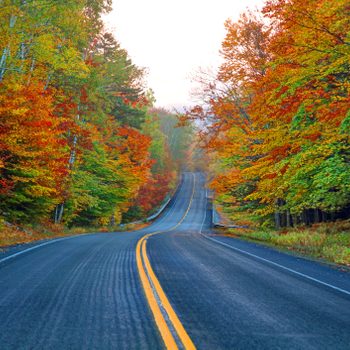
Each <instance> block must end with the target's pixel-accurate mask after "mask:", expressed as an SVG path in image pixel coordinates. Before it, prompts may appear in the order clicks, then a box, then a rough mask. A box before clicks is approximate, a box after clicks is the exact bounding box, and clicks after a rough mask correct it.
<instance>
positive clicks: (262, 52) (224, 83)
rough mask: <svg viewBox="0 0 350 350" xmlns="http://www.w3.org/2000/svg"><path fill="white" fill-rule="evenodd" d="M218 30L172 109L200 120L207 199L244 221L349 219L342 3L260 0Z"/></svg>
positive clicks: (349, 86) (347, 43)
mask: <svg viewBox="0 0 350 350" xmlns="http://www.w3.org/2000/svg"><path fill="white" fill-rule="evenodd" d="M225 29H226V37H225V39H224V41H223V42H222V45H221V52H220V53H221V57H222V64H221V65H220V67H219V68H218V70H217V73H215V72H214V73H212V72H210V71H208V72H206V71H202V72H200V74H198V77H197V80H198V81H199V82H200V84H201V91H200V101H201V102H200V103H198V105H196V106H194V107H193V108H190V109H188V110H187V111H186V113H184V114H183V115H181V119H182V123H184V124H186V122H188V121H193V120H195V121H196V123H198V124H199V125H201V126H202V131H201V142H202V146H203V148H204V149H205V150H206V154H207V157H208V159H209V162H210V164H211V166H210V174H211V187H212V189H213V190H214V192H215V194H216V196H215V200H216V202H217V203H218V204H219V205H221V206H222V208H223V210H224V212H226V213H227V214H228V215H229V216H230V218H231V219H232V220H233V221H234V222H235V223H237V224H241V225H250V226H253V227H254V226H255V227H256V226H257V227H271V226H272V225H274V226H275V228H277V229H279V228H283V227H291V226H298V225H311V224H317V223H320V222H325V221H335V220H337V219H347V218H349V217H350V145H349V141H350V75H349V71H350V3H349V1H347V0H320V1H317V3H316V2H315V1H314V0H269V1H266V2H265V5H264V7H263V8H262V10H256V11H253V10H247V11H246V12H245V13H243V14H242V15H241V16H240V17H239V19H238V20H237V21H232V20H227V21H226V23H225Z"/></svg>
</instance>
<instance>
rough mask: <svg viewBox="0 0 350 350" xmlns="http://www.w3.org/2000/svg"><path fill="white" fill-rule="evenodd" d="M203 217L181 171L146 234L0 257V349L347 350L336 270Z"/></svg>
mask: <svg viewBox="0 0 350 350" xmlns="http://www.w3.org/2000/svg"><path fill="white" fill-rule="evenodd" d="M210 215H211V212H210V210H209V208H208V207H207V199H206V190H205V178H204V175H203V174H200V173H185V174H184V181H183V182H182V184H181V187H180V188H179V191H178V193H177V195H176V197H175V198H174V199H173V200H172V201H171V202H170V203H169V206H168V208H167V209H166V210H165V212H164V214H163V215H162V216H161V217H159V218H158V219H157V220H156V221H155V222H154V223H153V224H152V225H151V226H149V227H148V228H146V229H143V230H140V231H136V232H124V233H99V234H94V235H84V236H77V237H74V238H70V239H58V240H56V241H54V242H50V243H46V242H44V243H39V244H41V246H38V247H36V248H35V249H32V248H34V247H35V245H34V246H30V247H29V249H27V251H25V252H24V253H22V252H23V249H26V248H25V247H24V248H21V249H22V250H18V249H17V250H13V251H11V250H10V251H9V252H7V253H5V254H3V255H2V256H1V255H0V348H1V349H152V350H153V349H164V348H168V349H176V348H186V349H193V348H198V349H210V350H212V349H214V350H215V349H244V350H245V349H318V350H319V349H332V350H333V349H334V350H337V349H350V276H349V274H348V273H345V272H341V271H338V270H336V269H333V268H330V267H328V266H325V265H320V264H318V263H316V262H313V261H309V260H306V259H301V258H296V257H293V256H290V255H287V254H284V253H280V252H277V251H275V250H273V249H270V248H266V247H263V246H260V245H257V244H252V243H248V242H244V241H242V240H238V239H232V238H229V237H221V236H217V235H215V234H213V232H211V229H210V221H211V217H210ZM155 233H156V234H155ZM11 254H12V255H13V254H16V255H13V256H12V257H11V258H10V256H11ZM142 275H143V277H142ZM147 288H149V289H147ZM147 294H148V295H147ZM151 295H153V299H152V296H151ZM151 300H153V301H151ZM152 303H153V304H152ZM155 310H156V311H155ZM157 310H158V311H157ZM157 312H158V314H157ZM157 315H158V316H157ZM161 319H163V321H160V320H161ZM162 327H163V328H162ZM169 334H170V335H169ZM169 339H170V340H169Z"/></svg>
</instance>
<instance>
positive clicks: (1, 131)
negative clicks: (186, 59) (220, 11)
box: [0, 0, 192, 227]
mask: <svg viewBox="0 0 350 350" xmlns="http://www.w3.org/2000/svg"><path fill="white" fill-rule="evenodd" d="M0 6H1V12H0V37H1V41H0V227H5V226H6V225H10V226H11V225H27V227H35V226H36V225H46V227H49V226H50V225H62V226H64V227H74V226H80V227H88V226H89V227H107V226H114V225H117V224H119V223H121V222H129V221H132V220H135V219H140V218H143V217H145V216H147V215H148V214H149V213H151V212H152V211H153V210H155V209H156V208H157V207H158V206H159V205H160V204H161V203H162V201H163V200H164V198H165V196H166V195H167V194H168V193H169V192H171V190H172V189H173V187H174V186H175V184H176V182H177V177H178V174H179V171H180V169H181V167H182V166H183V162H184V160H185V159H186V157H187V156H188V152H187V150H188V145H189V142H190V140H191V137H192V136H191V135H192V128H191V127H185V128H174V127H175V125H176V124H177V118H176V116H174V115H172V114H171V113H169V112H167V111H165V110H159V109H158V110H157V109H155V108H154V107H153V104H154V98H153V93H152V90H151V89H149V88H148V87H147V85H146V83H145V76H146V73H145V70H144V69H143V68H140V67H137V66H136V65H135V64H134V63H133V62H132V60H131V59H130V57H129V55H128V52H127V51H126V50H124V49H123V48H121V46H120V44H119V43H118V41H117V39H116V38H115V37H114V36H113V35H112V34H111V33H109V32H108V31H107V30H106V29H105V27H104V23H103V16H104V15H105V14H106V13H108V12H109V11H110V10H111V0H88V1H86V0H64V1H62V0H54V1H53V0H36V1H34V0H2V1H0ZM4 225H5V226H4Z"/></svg>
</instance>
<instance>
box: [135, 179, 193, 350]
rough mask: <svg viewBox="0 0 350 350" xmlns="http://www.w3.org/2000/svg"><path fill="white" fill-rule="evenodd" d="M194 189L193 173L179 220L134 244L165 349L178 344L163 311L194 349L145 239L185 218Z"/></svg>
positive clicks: (187, 343)
mask: <svg viewBox="0 0 350 350" xmlns="http://www.w3.org/2000/svg"><path fill="white" fill-rule="evenodd" d="M194 191H195V177H194V175H193V188H192V194H191V199H190V202H189V204H188V207H187V209H186V212H185V214H184V215H183V216H182V218H181V220H180V221H179V222H178V223H177V224H176V225H175V226H173V227H171V228H170V229H168V230H165V231H156V232H153V233H150V234H147V235H145V236H143V237H142V238H141V239H140V240H139V241H138V242H137V245H136V263H137V268H138V270H139V274H140V278H141V283H142V286H143V289H144V291H145V294H146V298H147V301H148V304H149V306H150V308H151V311H152V313H153V317H154V319H155V321H156V324H157V327H158V329H159V332H160V334H161V336H162V339H163V341H164V344H165V346H166V348H167V349H171V350H176V349H179V346H178V344H177V342H176V340H175V337H174V335H173V333H172V332H171V330H170V328H169V325H168V323H167V322H166V321H165V318H164V315H163V313H162V310H161V307H162V309H163V311H164V312H165V313H166V314H167V318H168V320H169V323H170V324H171V326H172V328H173V329H174V330H175V331H176V334H177V337H178V339H179V340H180V341H181V343H182V345H183V347H184V348H185V349H196V347H195V346H194V344H193V342H192V340H191V338H190V337H189V335H188V334H187V332H186V330H185V328H184V327H183V325H182V323H181V321H180V320H179V318H178V316H177V315H176V313H175V311H174V309H173V308H172V306H171V304H170V302H169V300H168V298H167V296H166V295H165V293H164V290H163V288H162V287H161V285H160V283H159V281H158V278H157V277H156V275H155V273H154V271H153V269H152V266H151V264H150V261H149V259H148V256H147V249H146V247H147V239H148V238H149V237H151V236H154V235H156V234H159V233H165V232H170V231H173V230H175V229H176V228H177V227H178V226H179V225H180V224H181V223H182V222H183V221H184V220H185V218H186V216H187V214H188V212H189V211H190V208H191V205H192V202H193V197H194Z"/></svg>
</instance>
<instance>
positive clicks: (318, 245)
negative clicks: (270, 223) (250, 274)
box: [229, 220, 350, 266]
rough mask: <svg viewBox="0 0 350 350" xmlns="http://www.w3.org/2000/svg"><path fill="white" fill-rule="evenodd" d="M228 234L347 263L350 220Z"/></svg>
mask: <svg viewBox="0 0 350 350" xmlns="http://www.w3.org/2000/svg"><path fill="white" fill-rule="evenodd" d="M229 232H230V234H231V235H234V236H239V237H242V238H247V239H250V240H255V241H261V242H265V243H268V244H271V245H273V246H276V247H282V248H284V249H288V250H292V251H296V252H299V253H302V254H305V255H310V256H312V257H316V258H321V259H326V260H328V261H330V262H332V263H336V264H341V265H346V266H350V220H345V221H337V222H334V223H322V224H316V225H313V226H311V227H297V228H290V229H284V230H280V231H275V230H268V229H230V230H229Z"/></svg>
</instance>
